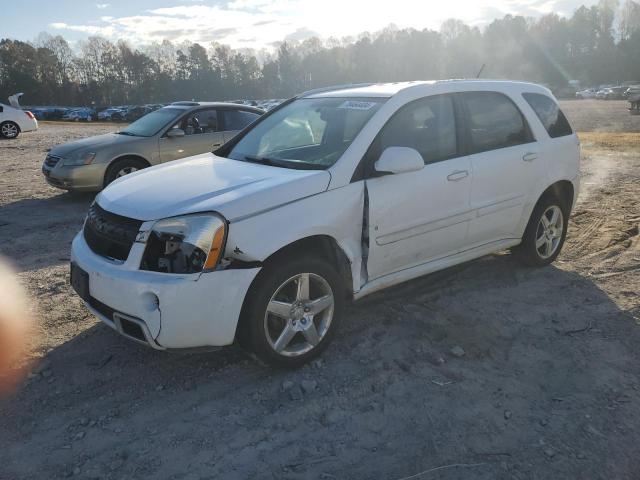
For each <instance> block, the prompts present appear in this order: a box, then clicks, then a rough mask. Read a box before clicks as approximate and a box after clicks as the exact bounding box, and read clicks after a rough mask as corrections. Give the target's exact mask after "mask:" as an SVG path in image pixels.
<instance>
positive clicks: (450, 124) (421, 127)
mask: <svg viewBox="0 0 640 480" xmlns="http://www.w3.org/2000/svg"><path fill="white" fill-rule="evenodd" d="M376 141H377V142H378V145H377V146H376V149H377V151H378V152H379V153H382V152H383V151H384V150H385V149H386V148H387V147H410V148H414V149H416V150H417V151H418V152H420V155H422V159H423V160H424V162H425V163H427V164H428V163H433V162H438V161H440V160H445V159H448V158H452V157H455V156H456V155H457V154H458V142H457V138H456V120H455V114H454V108H453V99H452V98H451V97H450V96H447V95H440V96H435V97H429V98H425V99H422V100H418V101H415V102H412V103H410V104H409V105H406V106H404V107H402V108H401V109H400V110H399V111H398V112H397V113H396V114H395V115H394V116H393V117H392V118H391V120H389V122H388V123H387V124H386V125H385V127H384V128H383V130H382V131H381V132H380V136H379V137H378V139H377V140H376Z"/></svg>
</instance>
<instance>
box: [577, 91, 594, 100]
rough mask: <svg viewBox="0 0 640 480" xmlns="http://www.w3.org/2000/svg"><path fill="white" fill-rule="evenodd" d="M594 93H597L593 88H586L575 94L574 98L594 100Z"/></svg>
mask: <svg viewBox="0 0 640 480" xmlns="http://www.w3.org/2000/svg"><path fill="white" fill-rule="evenodd" d="M596 93H597V90H596V89H595V88H587V89H585V90H580V91H578V92H576V98H579V99H581V100H584V99H589V98H596Z"/></svg>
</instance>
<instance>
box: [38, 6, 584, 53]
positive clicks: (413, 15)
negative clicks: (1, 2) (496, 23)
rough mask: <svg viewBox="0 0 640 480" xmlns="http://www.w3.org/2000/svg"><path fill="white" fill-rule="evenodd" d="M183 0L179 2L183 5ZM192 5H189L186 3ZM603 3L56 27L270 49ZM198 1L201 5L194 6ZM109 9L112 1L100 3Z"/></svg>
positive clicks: (284, 12) (196, 16)
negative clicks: (313, 40) (289, 43)
mask: <svg viewBox="0 0 640 480" xmlns="http://www.w3.org/2000/svg"><path fill="white" fill-rule="evenodd" d="M177 1H178V0H176V2H177ZM183 1H185V0H183ZM595 1H596V0H584V1H581V0H449V1H447V2H429V1H425V0H394V1H393V8H380V7H378V6H377V5H375V4H372V3H371V2H370V0H350V1H345V0H323V1H322V2H318V1H317V0H231V1H228V2H227V3H226V4H225V3H221V4H218V5H204V4H201V3H197V4H189V3H186V2H185V3H183V4H181V5H175V6H168V7H161V8H153V9H150V10H146V11H140V12H137V14H135V15H130V16H120V17H115V16H102V17H100V19H99V20H96V21H92V22H87V24H68V23H66V22H55V23H52V24H50V26H51V27H52V28H54V29H57V30H69V31H75V32H82V33H86V34H88V35H103V36H105V37H107V38H110V39H113V40H115V39H118V38H127V39H128V40H129V41H131V42H132V43H134V44H136V43H137V44H149V43H151V42H155V41H158V42H160V41H162V40H164V39H170V40H172V41H174V42H183V41H190V42H198V43H203V44H206V43H208V42H211V41H216V42H220V43H225V44H228V45H230V46H232V47H235V48H240V47H242V48H256V49H260V48H264V47H267V46H272V45H276V44H278V42H281V41H282V40H283V39H287V40H289V41H302V40H305V39H306V38H309V37H313V36H319V37H321V38H329V37H336V38H343V37H347V36H353V35H357V34H358V33H361V32H365V31H369V32H374V31H379V30H382V29H383V28H385V27H387V26H388V25H389V24H391V23H393V24H395V25H397V26H398V27H399V28H408V27H411V28H417V29H423V28H431V29H438V28H439V27H440V25H441V24H442V22H444V21H445V20H447V19H449V18H458V19H460V20H462V21H464V22H465V23H468V24H470V25H477V26H482V25H486V24H488V23H489V22H491V21H492V20H493V19H495V18H496V17H502V16H504V15H506V14H512V15H525V16H534V17H537V16H540V15H543V14H545V13H549V12H556V13H559V14H565V15H570V14H571V13H572V12H573V10H575V8H577V7H578V6H579V5H580V4H582V3H586V4H593V3H595ZM194 3H195V2H194ZM96 6H97V7H98V8H101V9H102V8H106V7H108V6H109V4H107V3H101V4H96Z"/></svg>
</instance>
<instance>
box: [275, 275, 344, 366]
mask: <svg viewBox="0 0 640 480" xmlns="http://www.w3.org/2000/svg"><path fill="white" fill-rule="evenodd" d="M333 314H334V297H333V291H332V290H331V286H330V285H329V283H328V282H327V281H326V280H325V279H324V278H322V277H321V276H320V275H316V274H315V273H300V274H297V275H294V276H293V277H291V278H289V279H288V280H286V281H285V282H283V283H282V284H281V285H280V286H279V287H278V289H277V290H276V292H275V293H274V294H273V295H272V296H271V299H270V300H269V303H268V304H267V309H266V312H265V315H264V332H265V335H266V338H267V341H268V343H269V345H270V346H271V348H273V350H274V351H275V352H276V353H278V354H280V355H283V356H287V357H296V356H299V355H304V354H305V353H307V352H310V351H311V350H313V349H314V348H315V347H316V346H317V345H318V344H319V343H320V342H321V341H322V339H323V338H324V337H325V335H326V334H327V332H328V331H329V327H330V326H331V321H332V320H333Z"/></svg>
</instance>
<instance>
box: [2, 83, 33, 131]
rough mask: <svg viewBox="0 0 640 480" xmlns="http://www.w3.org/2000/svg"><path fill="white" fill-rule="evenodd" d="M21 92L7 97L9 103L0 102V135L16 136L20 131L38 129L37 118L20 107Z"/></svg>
mask: <svg viewBox="0 0 640 480" xmlns="http://www.w3.org/2000/svg"><path fill="white" fill-rule="evenodd" d="M22 95H23V94H22V93H16V94H15V95H11V96H10V97H9V104H10V105H11V106H9V105H5V104H3V103H0V137H2V138H9V139H11V138H17V137H18V135H20V133H21V132H33V131H36V130H37V129H38V120H36V117H35V115H33V113H31V112H29V111H25V110H22V108H20V97H22Z"/></svg>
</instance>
